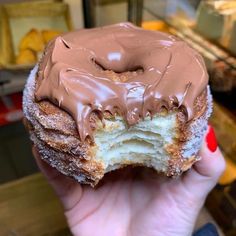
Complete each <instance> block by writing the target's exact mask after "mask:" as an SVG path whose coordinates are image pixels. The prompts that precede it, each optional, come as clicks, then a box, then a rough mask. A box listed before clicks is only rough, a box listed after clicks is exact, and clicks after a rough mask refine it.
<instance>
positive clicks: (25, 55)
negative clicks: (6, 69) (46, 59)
mask: <svg viewBox="0 0 236 236" xmlns="http://www.w3.org/2000/svg"><path fill="white" fill-rule="evenodd" d="M35 62H37V54H36V52H35V51H33V50H31V49H28V48H26V49H23V50H20V53H19V54H18V55H17V57H16V64H17V65H27V64H30V65H31V64H35Z"/></svg>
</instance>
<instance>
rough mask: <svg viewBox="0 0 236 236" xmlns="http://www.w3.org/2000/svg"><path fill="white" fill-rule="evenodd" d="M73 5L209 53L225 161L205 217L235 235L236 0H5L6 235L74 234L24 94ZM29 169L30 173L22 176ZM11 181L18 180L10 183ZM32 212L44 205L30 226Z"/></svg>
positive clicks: (2, 125) (1, 73)
mask: <svg viewBox="0 0 236 236" xmlns="http://www.w3.org/2000/svg"><path fill="white" fill-rule="evenodd" d="M9 2H11V3H10V4H9ZM72 8H73V12H74V15H73V20H74V21H76V20H77V19H78V18H81V19H82V18H83V24H81V25H79V26H78V27H79V28H81V27H84V28H91V27H98V26H105V25H109V24H114V23H119V22H125V21H130V22H132V23H134V24H136V25H138V26H141V27H143V28H144V29H149V30H159V31H163V32H167V33H170V34H173V35H174V36H175V37H178V38H180V39H182V40H184V41H186V42H187V43H188V44H189V45H190V46H191V47H192V48H194V49H195V50H197V51H198V52H199V53H200V54H201V55H202V56H203V58H204V60H205V63H206V66H207V70H208V73H209V83H210V86H211V91H212V93H213V97H214V112H213V115H212V117H211V120H210V122H211V124H212V125H213V126H214V128H215V131H216V135H217V139H218V142H219V146H220V148H221V150H222V151H223V153H224V155H225V158H226V164H227V165H226V170H225V172H224V174H223V175H222V177H221V178H220V180H219V182H218V184H217V186H216V187H215V188H214V190H213V191H212V192H211V194H210V195H209V197H208V199H207V202H206V207H205V208H204V209H203V212H201V216H200V217H202V216H204V217H206V218H207V219H210V221H211V222H213V223H214V224H216V225H218V227H219V228H218V232H219V235H222V236H223V235H225V236H235V235H236V200H235V199H236V1H235V0H65V1H61V0H37V1H21V0H20V1H14V0H12V1H2V2H1V1H0V140H1V142H0V183H2V186H1V185H0V196H1V194H2V196H3V197H2V198H1V199H0V203H3V204H2V206H3V212H5V215H6V217H3V216H1V217H0V235H9V232H16V233H19V235H35V233H36V232H37V233H38V230H39V231H40V232H42V233H41V234H38V235H42V236H43V235H64V236H65V235H71V234H70V232H69V230H68V228H67V225H66V221H65V218H64V217H63V210H62V208H61V206H60V204H59V202H58V200H57V199H56V197H55V195H54V193H53V192H52V191H51V189H50V187H49V186H48V184H47V183H46V182H45V180H44V179H43V177H42V176H41V174H39V173H37V174H34V173H36V172H37V171H38V169H37V167H36V164H35V162H34V161H33V157H32V154H31V145H30V142H29V140H28V137H27V134H26V131H25V130H24V128H23V125H22V117H23V113H22V105H21V100H22V90H23V87H24V84H25V81H26V78H27V76H28V74H29V72H30V70H31V69H32V68H33V66H34V65H35V63H37V61H38V59H39V58H40V57H41V54H42V51H43V49H44V47H45V46H46V44H47V43H48V42H49V41H50V40H51V39H52V38H54V37H56V36H57V35H59V34H61V33H63V32H66V31H70V30H73V29H74V27H73V25H76V24H75V22H72V17H71V11H70V10H69V9H72ZM25 9H27V10H25ZM75 9H76V10H75ZM78 14H82V16H81V15H79V16H78ZM12 147H14V148H12ZM16 154H17V155H16ZM32 174H33V175H32ZM24 176H28V177H26V178H23V179H22V177H24ZM18 179H19V180H18ZM13 180H16V182H10V183H8V182H9V181H13ZM3 183H5V184H3ZM26 186H27V187H26ZM40 189H43V191H40ZM29 191H30V192H29ZM13 192H14V193H16V194H15V196H14V197H12V198H11V199H10V201H9V202H10V204H11V205H8V197H9V196H10V195H11V194H12V193H13ZM43 194H44V195H43ZM18 199H20V200H19V202H18ZM47 201H48V205H47V204H45V202H47ZM37 204H38V205H37ZM49 205H50V206H49ZM48 207H49V209H50V211H47V209H48ZM40 208H41V211H40ZM15 209H17V211H18V212H19V213H20V212H21V211H25V212H24V214H25V216H26V217H25V218H26V219H25V221H23V219H22V221H20V220H19V218H20V214H18V213H17V214H13V213H14V211H15ZM25 209H26V210H25ZM0 211H1V209H0ZM34 211H38V212H39V214H38V216H37V217H38V218H37V219H34V220H32V222H33V224H32V225H34V224H35V225H36V226H35V227H34V226H32V227H29V228H27V225H28V224H29V222H31V220H28V221H27V219H30V218H31V216H32V214H34V213H33V212H34ZM44 212H47V213H44ZM12 216H14V217H13V221H12V224H9V222H7V221H6V218H10V217H12ZM204 217H203V218H204ZM44 219H46V221H47V222H44ZM52 219H54V220H52ZM201 221H203V220H201V219H199V222H201ZM2 222H3V223H2ZM39 222H40V223H39ZM204 222H205V221H204ZM199 224H200V225H202V224H201V223H199ZM22 225H23V226H22ZM220 229H221V230H222V232H221V230H220ZM20 233H22V234H20Z"/></svg>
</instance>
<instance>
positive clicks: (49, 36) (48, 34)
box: [42, 30, 62, 44]
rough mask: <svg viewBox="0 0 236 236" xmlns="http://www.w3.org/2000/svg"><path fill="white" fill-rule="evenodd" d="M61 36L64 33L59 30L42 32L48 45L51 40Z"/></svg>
mask: <svg viewBox="0 0 236 236" xmlns="http://www.w3.org/2000/svg"><path fill="white" fill-rule="evenodd" d="M59 34H62V31H59V30H42V36H43V41H44V43H45V44H47V43H48V42H49V41H50V40H52V39H54V38H55V37H57V36H58V35H59Z"/></svg>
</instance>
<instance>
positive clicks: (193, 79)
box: [23, 23, 212, 185]
mask: <svg viewBox="0 0 236 236" xmlns="http://www.w3.org/2000/svg"><path fill="white" fill-rule="evenodd" d="M207 84H208V74H207V71H206V67H205V64H204V61H203V59H202V57H201V56H200V55H199V54H198V53H197V52H196V51H195V50H194V49H192V48H191V47H189V46H188V45H187V44H186V43H185V42H183V41H181V40H179V39H177V38H175V37H173V36H171V35H167V34H164V33H161V32H157V31H148V30H143V29H141V28H139V27H135V26H134V25H132V24H130V23H121V24H116V25H111V26H106V27H101V28H94V29H82V30H78V31H75V32H70V33H66V34H64V35H62V36H59V37H57V38H56V39H54V40H53V41H51V42H50V43H49V45H48V46H47V48H46V50H45V52H44V55H43V57H42V59H41V61H40V62H39V64H38V65H37V66H36V67H35V68H34V69H33V71H32V72H31V75H30V76H29V78H28V82H27V84H26V87H25V91H24V101H23V103H24V104H23V105H24V114H25V117H26V119H27V121H28V127H29V130H30V136H31V139H32V141H33V142H34V143H35V145H36V146H37V147H38V149H39V152H40V153H41V156H42V158H43V159H44V160H45V161H47V162H48V163H49V164H50V165H51V166H53V167H55V168H57V169H58V170H59V171H60V172H62V173H64V174H65V175H69V176H73V177H74V178H75V179H77V180H78V181H79V182H81V183H88V184H91V185H96V184H97V183H98V181H99V180H100V179H101V178H102V177H103V176H104V174H105V173H107V172H109V171H111V170H114V169H117V168H120V167H123V166H127V165H135V166H137V165H140V166H147V167H151V168H154V169H155V170H157V171H158V172H162V173H164V174H166V175H167V176H175V175H179V174H181V173H182V172H183V171H185V170H187V169H189V168H190V167H191V166H192V164H193V163H194V162H195V161H197V160H198V159H199V157H198V151H199V148H200V146H201V142H202V138H203V135H204V133H205V131H206V129H207V120H208V118H209V116H210V113H211V110H212V98H211V94H210V90H209V87H208V85H207Z"/></svg>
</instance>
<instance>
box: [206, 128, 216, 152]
mask: <svg viewBox="0 0 236 236" xmlns="http://www.w3.org/2000/svg"><path fill="white" fill-rule="evenodd" d="M206 143H207V147H208V149H209V150H210V151H211V152H215V151H216V149H217V146H218V144H217V141H216V136H215V132H214V129H213V128H212V126H211V125H209V126H208V133H207V135H206Z"/></svg>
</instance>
